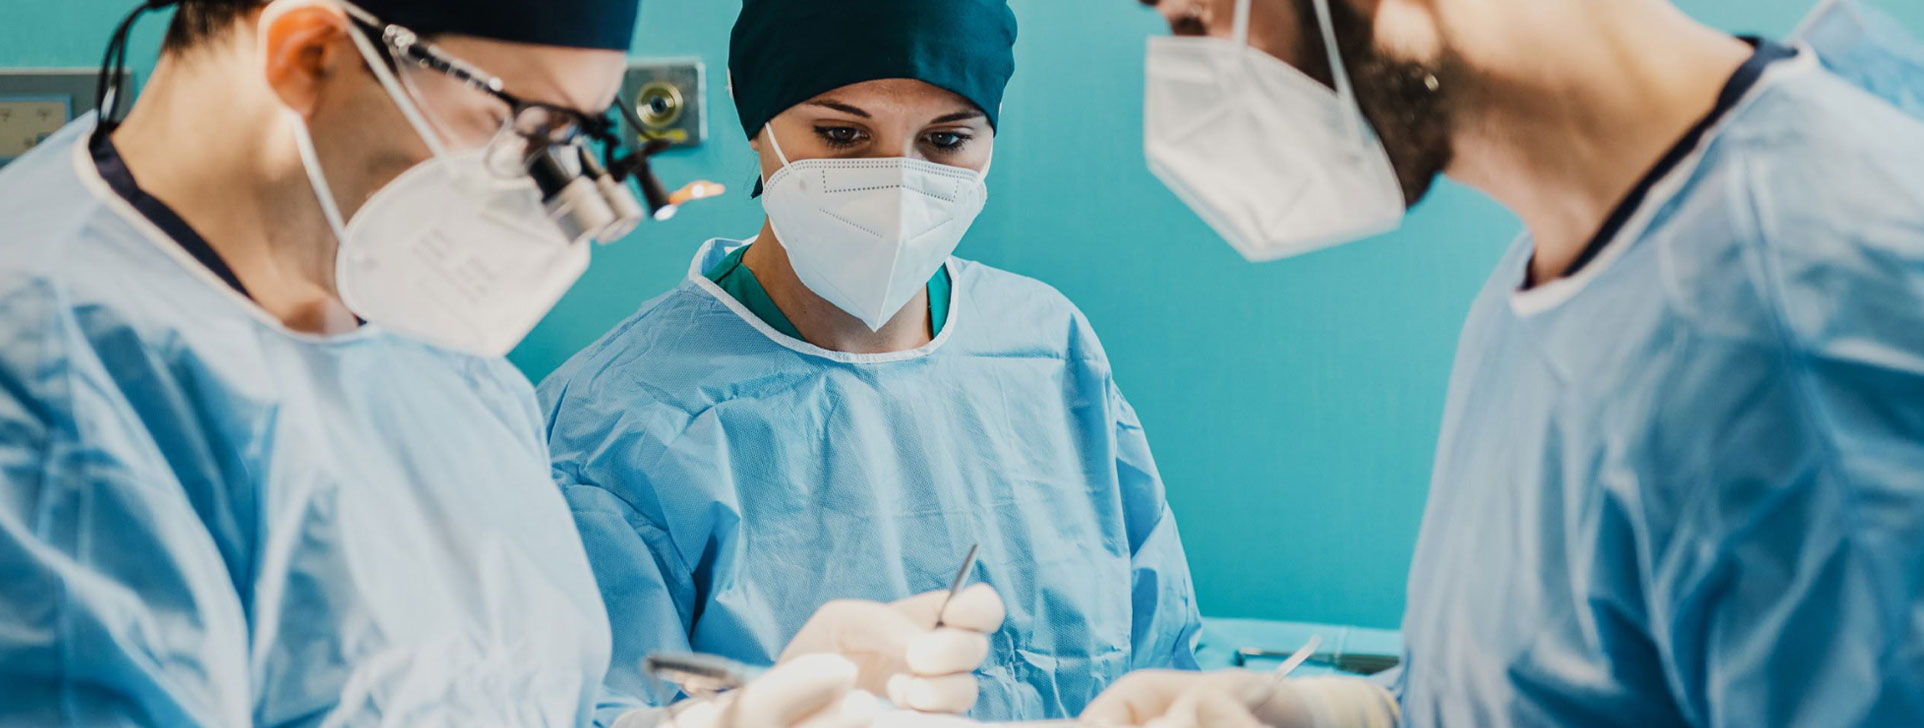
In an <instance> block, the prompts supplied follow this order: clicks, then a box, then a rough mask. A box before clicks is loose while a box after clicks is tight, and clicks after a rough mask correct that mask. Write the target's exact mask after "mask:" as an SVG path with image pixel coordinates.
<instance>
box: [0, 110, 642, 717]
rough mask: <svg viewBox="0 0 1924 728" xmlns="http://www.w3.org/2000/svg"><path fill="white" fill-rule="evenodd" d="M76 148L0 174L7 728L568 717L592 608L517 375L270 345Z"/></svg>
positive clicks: (592, 670) (283, 341)
mask: <svg viewBox="0 0 1924 728" xmlns="http://www.w3.org/2000/svg"><path fill="white" fill-rule="evenodd" d="M90 131H91V122H90V121H82V122H76V123H75V124H74V125H72V126H70V127H69V128H67V129H66V130H64V131H62V132H60V133H59V134H58V135H57V136H55V137H54V138H53V139H51V140H49V141H48V142H46V143H45V144H43V145H41V146H40V147H39V148H37V149H35V150H34V151H33V152H31V153H30V154H28V155H27V156H25V157H24V158H22V159H20V160H18V161H16V162H14V163H13V164H11V165H8V166H7V168H6V169H5V170H4V172H0V220H5V221H6V223H5V224H6V232H5V234H3V235H0V482H4V486H5V487H4V488H3V489H0V590H3V591H4V594H5V598H4V599H0V724H7V725H31V726H62V725H76V726H104V725H145V726H170V727H171V726H245V725H259V726H311V725H377V724H378V725H395V726H402V725H406V726H454V725H461V726H507V725H516V726H535V725H550V726H571V725H579V724H582V723H584V722H586V721H587V720H588V719H589V717H590V715H589V712H590V710H591V708H592V706H593V704H594V701H595V696H596V693H597V692H598V690H599V683H600V678H601V673H602V670H603V669H604V667H605V666H606V664H607V657H608V646H607V644H608V642H607V641H608V634H607V622H606V615H605V614H604V613H603V611H602V607H601V601H600V599H599V596H598V594H597V592H596V589H595V585H594V580H593V579H594V575H593V572H592V571H591V570H590V569H589V566H588V562H587V556H586V554H585V553H583V551H582V548H581V545H580V541H579V539H578V538H577V537H576V535H575V532H574V528H573V523H572V520H571V518H570V516H569V513H568V508H567V504H566V503H565V502H564V501H563V500H562V498H561V497H560V496H559V495H558V494H556V493H555V492H554V487H553V485H552V481H551V480H550V479H549V478H548V468H547V448H546V446H545V443H544V440H543V438H542V429H541V420H540V414H539V411H538V410H537V408H536V404H535V398H534V392H533V388H532V387H531V386H530V385H529V384H528V382H527V380H526V379H525V378H524V377H522V376H521V375H520V374H519V373H517V372H515V371H514V370H513V369H512V368H511V367H510V366H509V365H508V364H506V363H505V362H503V361H500V360H483V359H476V358H471V357H467V356H461V355H456V354H454V353H451V352H447V351H443V350H438V349H434V348H431V347H428V346H425V345H422V344H417V343H413V342H410V341H407V340H404V339H401V338H398V337H395V336H393V335H390V334H385V333H381V332H379V331H377V330H373V329H363V330H361V331H359V332H356V333H352V334H349V335H345V336H336V337H317V336H309V335H303V334H298V333H294V332H291V331H289V330H287V329H285V328H283V327H282V326H281V325H280V324H279V323H278V322H277V321H275V320H273V319H271V318H270V317H268V316H267V314H266V313H264V312H262V311H261V310H260V309H258V308H256V307H255V306H254V305H253V304H252V303H251V302H249V301H248V300H247V299H245V298H244V297H242V296H240V295H239V294H237V293H236V292H234V290H233V289H231V288H229V287H228V286H227V285H226V284H225V283H223V282H221V280H220V279H218V278H217V277H216V276H215V275H214V274H213V273H211V272H210V271H209V269H207V268H204V267H201V266H200V265H199V264H198V263H196V262H195V261H194V260H193V259H192V258H190V257H188V256H187V254H186V253H185V252H183V249H182V248H181V247H180V246H178V245H176V244H175V242H174V241H173V240H171V239H168V238H166V237H163V236H162V235H161V233H160V231H159V229H158V228H156V227H155V226H154V224H152V223H151V222H150V221H149V220H148V219H147V218H145V217H142V216H141V214H140V213H138V212H136V211H135V210H134V209H133V208H132V207H130V206H129V205H128V203H127V202H126V201H124V200H123V199H122V198H120V197H119V196H117V195H115V193H114V192H112V191H110V190H109V189H108V187H107V186H106V184H105V183H104V181H103V180H102V178H101V176H100V175H99V173H98V171H97V169H96V167H95V166H94V163H93V161H92V159H91V158H90V156H89V154H88V153H87V144H86V139H87V136H88V133H89V132H90Z"/></svg>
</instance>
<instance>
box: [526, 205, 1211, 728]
mask: <svg viewBox="0 0 1924 728" xmlns="http://www.w3.org/2000/svg"><path fill="white" fill-rule="evenodd" d="M739 245H741V243H738V242H732V241H711V242H710V243H708V244H707V245H706V246H705V247H704V248H703V249H702V250H701V251H700V253H699V254H698V255H697V256H696V260H695V261H694V264H693V266H691V270H690V272H689V277H688V279H687V280H686V281H684V282H683V283H682V284H681V285H680V286H679V287H677V288H675V289H674V290H672V291H670V292H669V293H667V294H665V295H663V296H662V297H660V298H657V299H655V300H653V301H650V302H649V303H647V304H645V305H644V306H643V307H642V308H641V310H640V311H639V312H638V313H636V314H635V315H634V316H632V317H630V318H629V319H628V320H627V321H626V322H624V323H622V324H621V325H620V326H618V327H616V328H615V329H614V330H613V331H612V332H611V333H609V334H608V335H607V336H605V337H604V338H602V339H601V340H600V341H599V342H597V343H595V344H594V345H592V346H590V347H589V348H588V349H586V350H585V351H583V352H581V353H580V354H579V355H577V356H576V357H574V358H573V359H572V360H570V361H569V362H568V363H567V364H566V365H565V366H563V367H562V368H561V369H560V370H559V371H557V372H555V374H554V375H553V376H551V377H549V378H548V380H547V381H545V382H543V383H542V385H541V398H542V403H543V406H544V407H545V408H546V411H547V412H548V414H549V417H550V420H551V424H550V433H549V445H550V447H551V448H552V449H553V450H554V475H555V478H556V479H557V480H558V482H559V484H560V486H561V488H562V490H563V491H564V492H565V493H566V494H567V496H568V502H569V503H570V504H571V505H572V506H573V507H574V514H575V520H576V522H577V523H578V524H579V526H580V528H581V533H582V538H583V540H584V541H585V542H586V544H587V547H588V554H589V558H590V560H591V561H592V562H593V564H594V568H595V575H596V577H597V578H598V579H599V581H600V584H601V589H602V594H603V597H604V598H605V600H606V603H607V607H608V613H609V617H610V620H611V622H612V625H613V628H614V645H615V647H614V659H613V663H612V664H611V665H610V668H609V676H608V685H609V692H610V697H609V704H608V705H607V706H606V707H607V710H606V711H604V713H603V716H604V717H609V716H612V715H613V714H614V712H615V711H617V710H618V709H620V708H621V707H623V706H633V705H636V704H639V703H640V702H642V701H649V700H660V699H662V698H664V697H666V696H662V695H659V694H658V693H657V692H656V691H655V690H654V689H653V688H651V686H649V685H648V684H647V682H646V680H645V678H643V677H642V676H641V675H640V674H639V673H638V663H639V661H640V660H641V659H642V658H643V657H644V656H646V655H647V654H648V653H650V652H653V651H661V650H680V651H686V650H690V649H693V650H695V651H699V652H706V653H713V654H719V655H724V656H727V657H731V658H734V659H737V660H743V661H746V662H750V663H758V664H769V663H771V662H773V661H774V659H775V658H776V657H778V656H779V655H780V654H781V650H782V648H783V646H784V645H786V644H787V643H788V641H789V639H790V638H791V637H793V636H794V635H795V632H796V631H797V630H798V629H799V628H800V627H801V625H802V623H803V622H804V621H805V620H807V619H808V617H809V616H810V615H812V614H813V613H814V611H815V609H816V608H817V607H819V606H820V605H821V604H823V603H824V602H827V601H829V600H832V599H839V598H857V599H873V600H894V599H899V598H902V597H906V596H910V595H913V594H917V593H920V592H925V591H932V590H937V589H946V588H948V586H949V582H950V580H951V579H953V578H954V576H955V572H956V569H957V568H958V567H960V566H961V563H962V559H963V557H964V555H966V554H967V552H968V550H969V547H970V545H971V544H975V543H980V544H981V546H982V553H981V565H980V567H979V568H978V569H977V572H976V573H977V575H978V576H979V577H980V580H981V581H985V582H987V583H989V584H991V585H994V586H995V588H996V589H997V590H999V591H1000V592H1001V594H1002V598H1003V599H1004V600H1005V601H1006V602H1007V604H1008V622H1007V624H1006V626H1004V627H1003V629H1002V630H1001V631H999V632H997V633H996V634H995V635H993V637H992V639H991V644H992V647H991V652H990V655H989V657H988V660H987V662H986V663H985V664H984V665H983V667H982V669H981V671H980V672H979V673H978V675H977V677H978V679H979V684H980V685H981V689H982V692H981V699H980V701H979V702H978V703H977V706H976V708H975V710H974V711H973V715H974V716H976V717H979V718H985V719H999V718H1018V717H1020V718H1040V717H1049V716H1063V715H1071V714H1074V713H1077V712H1080V710H1081V708H1082V707H1083V705H1084V704H1086V703H1087V702H1088V701H1089V700H1091V699H1092V698H1094V697H1095V696H1096V694H1097V693H1099V692H1101V691H1102V689H1103V687H1104V686H1106V685H1108V684H1109V683H1110V682H1112V681H1113V680H1115V679H1116V678H1117V677H1119V676H1121V675H1122V674H1123V673H1125V672H1127V671H1129V670H1132V669H1136V668H1141V667H1182V668H1191V667H1194V665H1195V657H1194V649H1195V648H1194V644H1195V639H1196V634H1197V630H1198V628H1199V619H1198V616H1197V612H1196V605H1195V600H1194V597H1193V592H1192V589H1191V586H1190V580H1189V569H1188V564H1187V562H1186V560H1185V559H1184V556H1183V550H1182V544H1181V542H1180V541H1179V540H1178V538H1177V532H1176V521H1175V519H1174V517H1173V516H1171V514H1170V511H1169V506H1168V504H1167V503H1166V501H1165V499H1164V496H1163V485H1162V480H1161V478H1160V477H1159V476H1158V475H1157V472H1156V465H1155V462H1154V460H1153V459H1152V458H1151V457H1150V452H1149V445H1148V441H1147V440H1146V439H1145V438H1144V436H1143V430H1142V427H1141V425H1140V424H1139V423H1138V422H1137V419H1136V415H1135V412H1134V411H1133V410H1131V409H1130V407H1129V404H1128V402H1127V401H1125V400H1124V399H1123V397H1122V394H1121V392H1120V391H1119V390H1117V388H1116V382H1115V379H1114V377H1113V376H1112V374H1111V371H1110V368H1109V362H1108V359H1107V357H1106V356H1105V355H1104V354H1103V350H1102V345H1101V344H1100V343H1099V342H1097V340H1096V337H1095V334H1094V333H1093V332H1091V331H1090V328H1089V323H1088V321H1087V320H1085V319H1084V318H1083V316H1082V314H1081V313H1080V312H1078V311H1077V310H1076V309H1075V308H1074V307H1073V306H1071V305H1070V304H1069V302H1068V301H1067V300H1066V299H1064V298H1063V297H1062V295H1061V294H1059V293H1057V292H1056V291H1055V290H1054V289H1051V288H1049V287H1047V286H1045V285H1043V284H1041V283H1038V282H1036V281H1033V280H1030V279H1027V278H1023V277H1020V276H1016V275H1012V274H1009V273H1005V272H1002V271H998V270H994V269H992V268H988V267H986V266H983V265H980V264H976V263H970V262H964V261H959V260H955V261H951V262H950V264H949V265H950V275H951V277H952V280H953V281H954V288H953V294H952V303H951V307H950V319H949V324H948V325H947V326H945V327H944V328H943V330H942V333H941V335H940V336H938V337H936V339H935V341H933V342H932V343H930V344H929V345H928V346H926V347H923V348H921V349H918V350H914V351H908V352H901V353H894V354H883V355H855V354H846V353H839V352H832V351H827V350H823V349H819V348H816V347H814V346H811V345H809V344H807V343H805V342H802V341H799V340H795V339H792V338H788V337H785V336H782V335H780V334H778V333H776V332H775V331H774V329H772V328H769V327H768V325H767V324H765V323H763V322H762V321H761V320H760V319H758V318H756V317H755V316H754V315H753V314H751V313H749V312H748V311H747V309H746V308H744V307H743V306H741V304H740V303H738V302H736V301H735V300H734V299H732V298H729V297H728V295H727V294H726V293H723V292H722V291H721V290H720V289H719V288H717V287H716V286H715V284H714V283H713V282H711V281H709V280H708V279H707V278H705V277H703V275H702V274H703V272H704V271H707V270H710V269H712V268H713V267H714V266H715V265H716V264H717V263H718V262H720V261H721V260H722V259H723V258H724V257H726V255H727V253H728V252H729V250H731V249H732V248H734V247H737V246H739Z"/></svg>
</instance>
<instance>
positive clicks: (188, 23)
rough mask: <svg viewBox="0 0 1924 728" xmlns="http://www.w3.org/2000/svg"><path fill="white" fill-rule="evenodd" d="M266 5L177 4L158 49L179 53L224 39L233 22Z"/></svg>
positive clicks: (248, 0) (262, 0)
mask: <svg viewBox="0 0 1924 728" xmlns="http://www.w3.org/2000/svg"><path fill="white" fill-rule="evenodd" d="M266 4H267V0H180V7H179V8H178V9H176V10H175V11H174V22H173V23H172V24H170V25H168V26H167V39H166V40H164V41H162V42H161V46H160V48H161V50H162V51H163V52H174V51H182V50H186V49H187V48H189V47H191V46H193V45H194V44H196V43H200V42H202V41H205V40H208V39H210V38H215V37H219V36H221V35H224V34H226V33H227V32H228V31H229V30H231V29H232V28H233V26H234V23H235V22H238V21H239V20H240V19H241V18H244V17H247V14H248V13H251V12H253V11H254V9H255V8H259V7H260V6H262V5H266Z"/></svg>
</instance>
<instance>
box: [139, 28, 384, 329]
mask: <svg viewBox="0 0 1924 728" xmlns="http://www.w3.org/2000/svg"><path fill="white" fill-rule="evenodd" d="M192 53H193V54H194V55H192V56H189V57H182V56H178V55H168V56H165V57H163V58H162V59H161V61H160V64H159V65H158V66H157V67H156V68H155V69H154V76H153V80H152V82H150V83H149V84H148V86H147V90H146V91H145V92H144V93H143V94H142V96H141V98H140V100H139V102H138V103H136V104H135V106H134V108H133V110H132V111H130V112H129V113H128V116H127V120H126V122H124V123H123V124H122V125H121V126H120V128H119V129H118V130H116V131H115V132H114V135H113V140H114V145H115V146H116V147H117V148H119V150H120V153H121V156H122V157H123V158H124V159H125V160H126V163H127V168H128V169H129V170H130V171H131V172H133V175H134V179H136V180H137V181H138V182H139V183H140V186H141V188H142V189H143V190H145V191H146V192H147V193H148V194H150V195H152V196H153V197H154V198H156V199H158V200H160V201H161V202H163V203H165V204H166V205H167V206H168V207H170V208H172V209H173V210H174V212H176V213H178V214H179V215H180V217H181V219H183V220H185V221H187V224H188V225H189V226H191V227H193V229H194V231H195V232H197V233H199V234H200V235H201V237H202V238H204V239H205V240H206V241H207V244H208V245H209V246H210V247H212V248H213V249H214V252H215V253H217V254H219V255H220V258H221V260H222V261H223V262H225V263H226V264H227V266H228V267H229V268H231V269H232V270H233V272H234V275H235V277H236V278H239V279H240V282H241V284H242V285H243V286H245V287H246V288H247V292H248V293H249V294H250V295H251V296H253V298H254V301H255V303H256V304H258V305H259V306H260V307H261V308H262V309H264V310H266V312H267V313H268V314H269V315H271V316H273V317H275V318H277V319H279V320H280V321H281V322H282V323H283V324H285V325H286V326H287V327H289V328H291V329H294V330H297V331H304V332H309V333H320V334H333V333H340V332H343V331H347V330H351V329H353V328H354V327H355V326H356V325H357V322H356V321H355V319H354V316H353V315H352V314H350V313H349V312H348V311H347V308H346V307H345V306H343V305H342V304H341V302H340V299H339V298H338V297H337V296H336V295H335V293H334V287H333V260H334V250H335V241H334V236H333V234H332V233H331V232H330V231H329V229H328V226H327V223H326V221H325V220H324V219H323V218H322V216H321V212H320V206H319V204H318V203H317V202H316V201H315V197H314V191H313V188H312V187H311V186H310V185H309V184H308V181H307V176H306V174H305V172H304V171H303V168H302V166H301V161H300V156H299V155H298V153H297V152H296V147H295V146H294V143H293V132H292V127H291V126H290V125H289V123H288V121H287V117H286V116H285V113H284V111H283V107H281V106H280V104H279V103H278V101H277V100H276V99H275V98H274V96H273V95H272V93H271V92H270V91H269V89H268V88H267V86H266V83H265V82H264V81H262V80H259V78H258V74H254V76H253V77H249V75H248V74H246V73H244V72H240V71H237V70H236V69H244V68H248V66H247V65H246V63H245V62H244V58H243V57H242V56H241V55H240V54H238V53H236V52H235V51H234V50H233V49H227V48H222V47H218V46H208V47H205V48H199V49H195V50H194V51H192ZM226 54H233V55H235V57H234V58H225V57H221V56H223V55H226Z"/></svg>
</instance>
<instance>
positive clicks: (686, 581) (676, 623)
mask: <svg viewBox="0 0 1924 728" xmlns="http://www.w3.org/2000/svg"><path fill="white" fill-rule="evenodd" d="M552 384H553V383H552V382H551V383H549V384H546V385H544V389H549V391H553V389H551V388H550V386H551V385H552ZM550 411H551V413H552V415H551V416H552V420H553V421H552V422H551V424H550V426H549V438H548V440H549V446H550V448H551V450H552V456H553V458H554V463H553V465H554V468H553V474H554V477H555V479H556V482H557V484H558V485H559V486H560V487H561V491H562V494H563V495H564V496H565V497H566V498H567V500H568V506H569V508H570V510H571V511H572V512H573V513H574V519H575V527H576V529H577V530H578V531H580V533H581V542H582V545H583V546H584V547H585V548H586V549H587V552H588V563H589V565H590V566H591V567H592V568H593V569H594V574H595V583H596V584H597V586H598V587H599V588H600V590H601V599H602V603H603V604H604V605H605V606H606V607H607V610H608V622H609V627H610V628H611V630H612V633H613V637H614V645H613V650H612V657H611V661H610V664H609V665H608V674H607V678H606V680H605V682H604V685H603V690H602V697H601V700H600V701H599V704H598V705H597V707H596V710H595V723H596V725H598V726H612V725H615V724H616V721H617V720H618V719H620V718H621V717H622V716H623V714H625V713H628V712H630V711H633V710H635V709H638V708H644V707H648V706H661V705H664V704H666V702H668V701H671V700H674V699H675V698H676V697H677V696H676V695H675V694H673V689H672V688H666V687H663V686H660V685H656V684H654V683H653V682H651V681H650V679H649V678H648V677H647V676H646V675H644V674H643V673H642V671H641V661H642V659H643V658H645V657H647V656H648V655H649V653H653V652H689V651H692V650H691V649H690V646H689V638H688V635H689V630H690V629H691V628H692V625H693V620H694V610H695V588H694V584H693V581H692V572H691V571H690V570H689V569H688V568H686V567H685V566H684V565H683V564H682V562H681V559H680V558H679V555H678V554H679V552H678V551H676V547H675V545H674V543H673V542H672V540H671V538H670V534H669V531H668V528H667V526H666V524H663V523H661V522H659V521H660V519H659V518H657V517H655V516H653V515H650V513H649V512H646V511H645V510H644V509H642V508H638V507H637V504H638V502H639V501H638V499H641V500H646V499H647V497H648V495H647V494H648V493H649V492H650V490H649V489H650V488H652V487H653V486H652V483H651V482H650V481H649V479H648V477H647V468H646V467H644V464H643V463H638V462H634V460H635V459H636V458H635V456H634V455H633V450H632V449H630V448H627V447H625V446H624V444H623V443H625V442H627V438H624V437H611V436H609V435H608V433H610V432H615V431H617V428H618V427H619V425H617V424H616V423H617V421H618V418H608V417H604V416H603V414H598V413H597V408H596V407H595V405H594V404H593V403H592V402H587V401H583V399H582V398H575V397H568V396H563V397H561V398H560V401H559V403H558V405H557V406H555V407H553V408H551V410H550ZM642 715H643V714H639V713H638V714H635V715H634V716H630V717H629V719H628V721H627V722H626V723H623V725H624V726H626V725H631V724H633V723H635V722H637V721H638V720H640V719H641V716H642ZM644 724H645V723H644Z"/></svg>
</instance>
